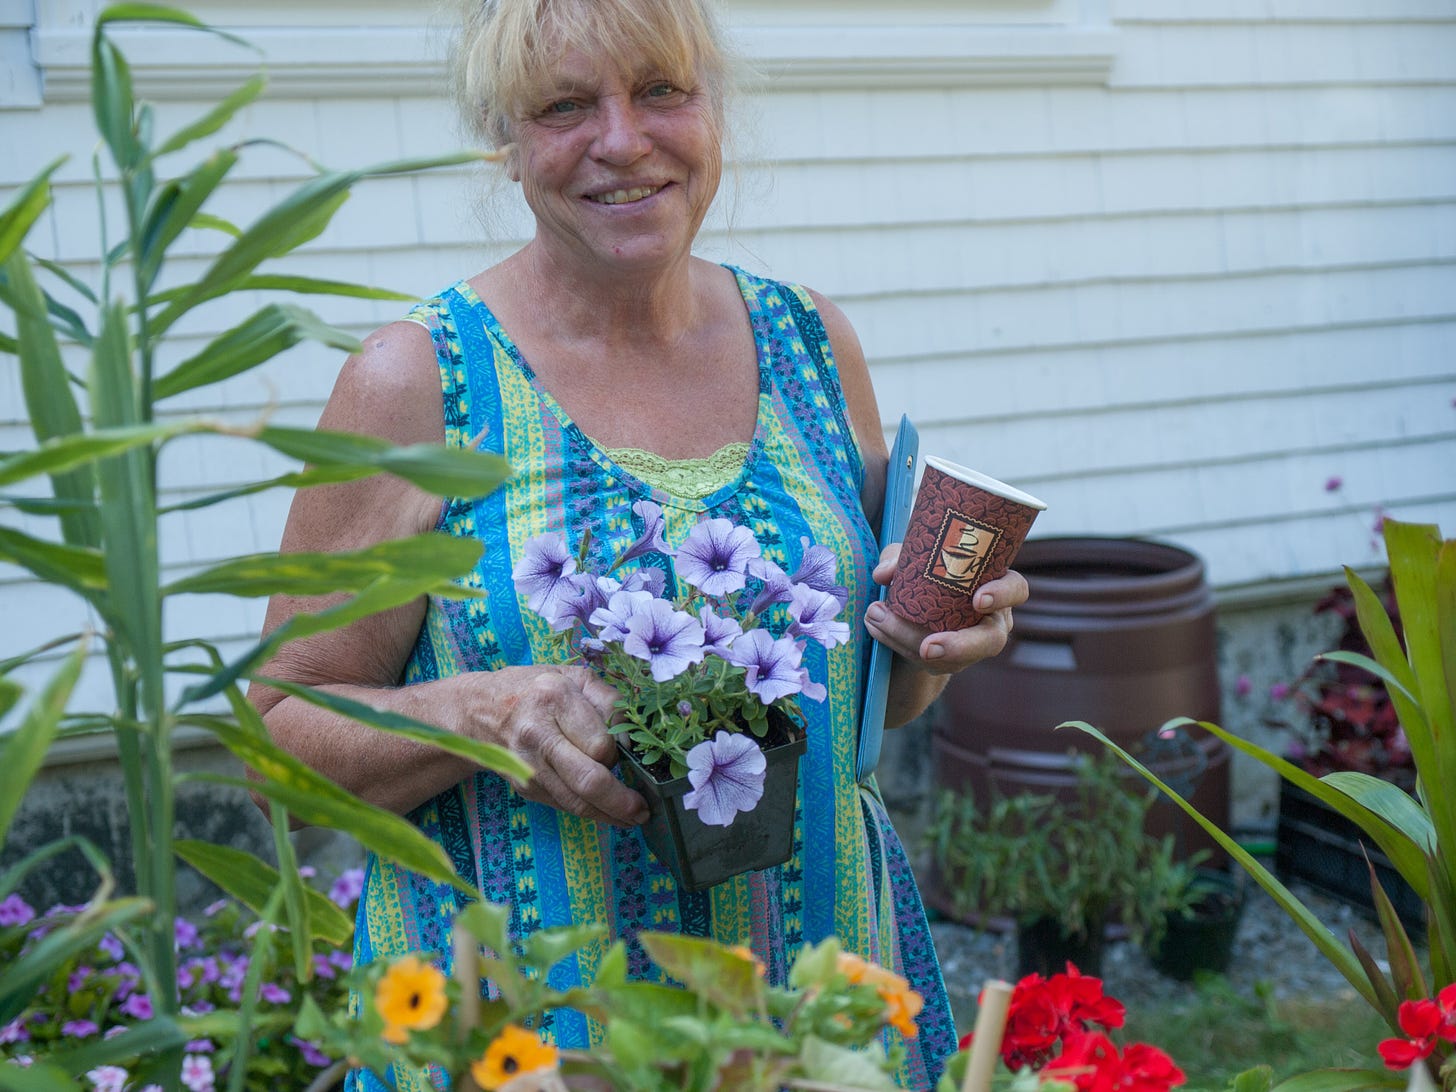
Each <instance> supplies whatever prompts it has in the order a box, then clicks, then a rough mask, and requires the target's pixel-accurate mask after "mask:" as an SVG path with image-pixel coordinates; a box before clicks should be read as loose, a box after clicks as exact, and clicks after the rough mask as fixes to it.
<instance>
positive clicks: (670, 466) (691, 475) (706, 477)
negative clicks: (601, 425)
mask: <svg viewBox="0 0 1456 1092" xmlns="http://www.w3.org/2000/svg"><path fill="white" fill-rule="evenodd" d="M748 448H749V445H748V444H746V443H732V444H726V445H724V446H723V447H720V448H719V449H718V450H717V451H715V452H713V454H711V455H709V456H707V457H706V458H703V459H664V458H663V457H662V456H661V455H658V454H656V453H655V452H651V451H643V450H642V449H641V448H637V447H618V448H612V449H610V450H609V451H608V452H607V455H609V456H610V457H611V459H612V461H613V462H615V463H616V464H617V465H618V466H620V467H621V468H622V469H623V470H625V471H627V472H628V473H629V474H631V475H633V476H634V477H636V478H640V479H641V480H642V481H644V482H646V483H647V484H648V485H650V486H652V487H653V488H654V489H661V490H662V491H663V492H664V493H671V494H672V495H673V496H674V497H686V498H688V499H689V500H702V499H703V498H704V497H706V496H709V495H711V494H713V493H716V492H717V491H718V490H720V489H722V488H723V487H724V486H725V485H727V484H728V483H729V482H731V481H732V480H733V479H734V478H736V477H738V472H739V471H740V470H742V469H743V463H744V461H745V460H746V459H747V458H748Z"/></svg>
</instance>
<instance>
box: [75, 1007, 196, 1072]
mask: <svg viewBox="0 0 1456 1092" xmlns="http://www.w3.org/2000/svg"><path fill="white" fill-rule="evenodd" d="M121 1038H122V1037H121V1036H113V1037H112V1038H110V1039H101V1040H100V1041H98V1042H94V1043H87V1044H86V1045H85V1046H80V1047H77V1048H76V1049H74V1050H67V1051H57V1052H56V1053H55V1054H52V1055H50V1057H49V1059H48V1061H49V1062H50V1063H51V1064H52V1065H55V1066H59V1067H60V1068H62V1069H64V1070H65V1071H66V1072H68V1073H74V1074H76V1075H78V1076H79V1075H80V1074H82V1073H88V1072H90V1071H91V1070H93V1069H96V1068H97V1067H98V1066H103V1065H114V1064H116V1063H118V1062H125V1061H129V1060H130V1059H132V1058H146V1057H147V1056H148V1055H151V1054H154V1053H157V1052H160V1051H165V1050H169V1049H174V1048H176V1047H180V1046H182V1045H183V1044H184V1043H186V1042H187V1034H186V1033H185V1032H184V1031H183V1030H182V1028H181V1027H179V1026H178V1025H177V1022H176V1020H174V1019H173V1018H172V1017H171V1016H170V1015H156V1016H153V1017H151V1018H150V1019H148V1020H144V1021H142V1022H141V1023H139V1024H133V1025H132V1026H131V1028H129V1029H128V1031H127V1033H126V1041H125V1042H122V1041H120V1040H121Z"/></svg>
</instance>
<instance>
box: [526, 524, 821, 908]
mask: <svg viewBox="0 0 1456 1092" xmlns="http://www.w3.org/2000/svg"><path fill="white" fill-rule="evenodd" d="M632 510H633V512H634V513H635V514H636V515H637V516H638V518H639V519H641V520H642V521H643V531H642V533H641V535H639V536H638V537H637V539H636V540H635V541H634V542H632V543H631V544H630V545H628V546H627V547H626V548H625V549H624V550H622V551H621V553H620V554H619V555H618V556H617V557H616V559H615V560H614V561H613V562H612V564H611V566H610V567H609V568H608V569H607V570H606V571H605V572H590V571H587V563H588V558H589V557H590V556H591V550H592V542H593V538H592V535H591V533H590V530H588V531H587V532H586V533H584V534H583V535H582V536H581V540H580V542H579V544H578V548H577V550H576V552H575V553H572V551H571V550H570V549H569V547H568V545H567V541H566V536H565V535H564V534H561V533H559V532H552V533H548V534H544V535H541V536H538V537H537V538H535V539H532V540H531V541H530V542H528V543H527V544H526V547H525V550H524V552H523V555H522V558H521V560H520V562H519V563H518V564H517V565H516V568H515V570H514V577H515V584H516V590H517V591H518V592H519V593H520V594H521V595H523V596H525V597H526V600H527V606H529V607H530V608H531V609H532V610H534V611H536V612H537V613H538V614H540V615H541V616H542V617H543V618H544V619H545V620H546V621H547V622H548V623H549V624H550V625H551V627H552V628H553V629H554V630H555V631H556V632H557V633H558V634H559V642H560V644H561V646H562V647H563V651H564V654H565V656H566V657H567V658H570V659H574V660H578V661H581V662H583V663H586V664H589V665H590V666H592V667H593V668H594V669H595V670H596V671H597V672H598V673H599V674H600V675H601V676H602V678H604V679H605V680H606V681H607V682H609V683H611V684H612V685H613V686H614V687H615V688H616V689H617V691H618V693H619V694H620V695H621V696H620V697H619V698H618V700H617V708H618V710H619V711H620V717H619V719H618V721H617V722H616V723H615V724H614V725H613V726H612V729H611V730H612V732H613V733H614V734H615V735H616V736H617V738H618V743H619V747H620V752H619V753H620V754H621V757H622V765H623V771H624V779H625V780H626V782H627V784H628V785H630V786H632V787H633V788H634V789H636V790H637V791H639V792H641V793H642V795H643V796H644V797H646V799H647V802H648V805H649V807H650V809H651V813H650V817H649V818H648V820H647V823H646V825H645V826H644V835H645V837H646V839H647V844H648V846H649V847H650V848H651V849H652V852H653V853H654V854H655V855H656V856H657V858H658V859H659V860H661V861H662V862H663V863H664V864H666V865H668V866H669V867H670V868H671V869H672V871H673V873H674V875H675V876H676V877H677V880H678V882H679V883H680V884H681V885H682V886H683V887H684V888H685V889H687V890H690V891H696V890H702V889H705V888H707V887H711V886H713V885H714V884H717V883H721V882H722V881H723V880H725V879H727V878H728V877H730V876H734V875H737V874H738V873H740V872H746V871H749V870H753V869H762V868H769V867H771V866H773V865H777V864H782V863H783V862H784V861H785V860H787V859H788V857H789V854H790V853H791V852H792V848H793V826H794V811H795V800H796V796H797V782H798V759H799V756H800V755H802V754H803V753H804V750H805V747H806V745H807V741H806V737H805V733H804V729H803V725H802V719H801V716H800V713H799V707H798V698H799V697H800V696H801V695H802V696H803V697H804V698H807V699H809V700H811V701H823V700H824V697H825V689H824V686H823V684H821V683H816V682H813V681H812V680H810V678H809V673H808V671H807V670H806V669H805V668H804V667H803V663H802V661H803V651H804V647H805V644H806V643H807V641H810V640H812V641H815V642H817V643H819V644H821V645H823V646H824V647H825V648H826V649H829V648H834V647H835V646H836V645H840V644H843V643H845V642H846V641H847V640H848V639H849V626H848V625H846V624H845V623H844V622H841V621H839V620H838V615H839V613H840V611H841V610H842V609H843V608H844V604H845V601H846V599H847V598H848V593H847V592H846V590H845V588H843V587H842V586H840V585H838V584H836V583H835V559H834V555H833V553H832V552H831V551H829V550H828V549H826V548H825V547H823V546H818V545H813V544H808V543H806V544H805V548H804V553H803V556H802V559H801V563H800V565H799V567H798V569H797V570H796V571H795V572H794V573H793V574H792V575H789V574H787V573H785V572H783V570H782V569H780V568H779V566H778V565H776V564H774V563H773V562H772V561H770V560H769V559H767V558H765V557H763V556H762V551H761V549H760V547H759V544H758V541H757V540H756V539H755V538H754V537H753V534H752V532H750V531H749V530H748V529H747V528H744V527H739V526H736V525H734V524H733V523H732V521H730V520H726V519H710V520H704V521H702V522H699V523H697V524H695V525H694V526H693V528H692V529H691V530H690V531H689V532H688V534H687V536H686V537H685V538H684V539H683V541H682V542H681V544H680V545H679V546H678V547H677V548H675V549H674V548H673V547H672V546H670V545H669V544H668V542H667V541H666V539H665V538H664V519H663V514H662V509H661V508H660V507H658V505H657V504H655V503H654V502H652V501H650V500H641V501H638V502H637V503H636V504H634V505H633V506H632ZM632 562H636V564H635V565H633V566H632V567H630V568H628V567H627V566H628V565H629V563H632ZM669 573H675V579H676V581H677V582H678V583H679V584H680V585H681V586H682V590H681V591H679V592H678V593H677V594H676V595H675V596H671V597H669V596H666V595H665V594H664V592H665V589H666V587H667V581H668V579H669Z"/></svg>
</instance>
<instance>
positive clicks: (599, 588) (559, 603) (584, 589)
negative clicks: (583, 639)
mask: <svg viewBox="0 0 1456 1092" xmlns="http://www.w3.org/2000/svg"><path fill="white" fill-rule="evenodd" d="M566 581H567V582H566V585H565V586H564V587H563V588H562V590H561V594H560V595H559V596H557V598H556V601H555V603H554V604H553V605H552V610H551V614H550V616H549V617H547V619H546V621H547V622H548V623H550V625H551V628H552V630H554V631H555V632H557V633H560V632H562V631H563V630H567V629H571V628H572V627H573V626H582V627H584V628H586V629H587V630H588V631H590V628H591V616H592V612H593V611H595V610H597V609H598V608H600V607H604V606H606V605H607V603H608V601H610V600H611V598H612V595H613V593H615V592H616V591H617V590H618V589H619V588H621V586H622V585H621V584H620V583H618V582H617V581H616V580H613V579H612V578H611V577H610V576H593V575H591V574H590V573H572V574H571V575H570V576H568V577H567V578H566Z"/></svg>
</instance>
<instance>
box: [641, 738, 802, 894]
mask: <svg viewBox="0 0 1456 1092" xmlns="http://www.w3.org/2000/svg"><path fill="white" fill-rule="evenodd" d="M807 746H808V739H807V738H806V737H805V736H804V735H803V733H800V735H799V738H798V739H796V740H793V741H791V742H789V743H782V744H779V745H778V746H775V747H767V748H765V749H764V752H763V755H764V758H765V759H766V760H767V761H768V769H767V770H766V772H765V774H764V784H763V796H762V797H761V798H760V799H759V801H758V806H757V807H755V808H754V809H753V810H752V811H749V812H739V813H738V815H737V817H735V818H734V820H733V822H732V823H730V824H729V825H728V826H726V827H718V826H709V825H708V824H706V823H704V822H703V821H702V820H701V819H699V818H698V815H697V812H695V811H692V810H691V809H689V808H686V807H684V806H683V800H682V798H683V796H684V795H685V794H686V793H688V792H691V791H692V787H693V786H692V783H691V782H690V781H689V780H688V779H687V778H686V777H676V778H673V779H672V780H671V781H657V780H655V779H654V778H653V777H652V775H651V774H650V773H648V772H647V770H645V769H644V768H643V767H642V766H641V764H640V763H638V761H637V759H636V758H635V757H634V756H633V755H632V753H631V752H630V751H629V750H627V748H625V747H623V748H621V749H620V750H619V752H618V753H619V755H620V756H621V760H622V780H623V781H624V782H625V783H626V785H627V787H628V788H631V789H635V790H636V791H637V792H640V793H641V794H642V795H643V797H644V798H645V799H646V800H647V805H648V807H649V809H650V814H649V816H648V819H647V822H646V824H645V825H644V826H643V828H642V833H643V836H644V837H645V838H646V839H647V848H648V849H650V850H651V851H652V855H653V856H654V857H656V858H657V859H658V860H659V861H661V862H662V863H663V864H665V865H666V866H667V867H668V868H669V869H671V870H672V874H673V877H674V878H675V879H676V880H677V885H678V887H680V888H682V889H683V890H684V891H702V890H705V889H706V888H709V887H712V886H713V885H715V884H720V883H722V882H723V881H724V880H727V879H730V878H731V877H733V876H737V875H739V874H740V873H743V872H756V871H758V870H759V869H763V868H773V867H774V866H775V865H781V864H783V863H784V862H785V861H787V860H788V859H789V855H790V854H791V853H792V852H793V849H794V810H795V808H796V806H797V803H798V795H799V756H800V755H802V754H803V753H804V750H805V748H806V747H807Z"/></svg>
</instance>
